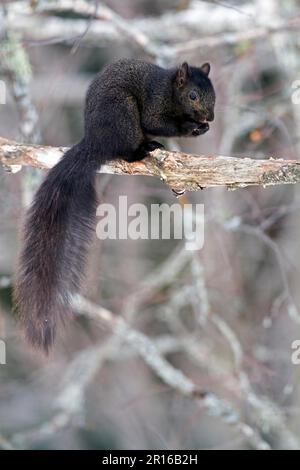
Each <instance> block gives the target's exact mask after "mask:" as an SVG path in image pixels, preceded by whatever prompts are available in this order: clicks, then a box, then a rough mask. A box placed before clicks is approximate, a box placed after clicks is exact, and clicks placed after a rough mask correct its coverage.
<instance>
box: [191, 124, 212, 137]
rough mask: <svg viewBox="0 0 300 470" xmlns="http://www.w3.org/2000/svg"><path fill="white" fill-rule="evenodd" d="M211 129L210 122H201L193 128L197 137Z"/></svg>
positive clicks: (193, 133)
mask: <svg viewBox="0 0 300 470" xmlns="http://www.w3.org/2000/svg"><path fill="white" fill-rule="evenodd" d="M208 130H209V124H208V122H201V124H199V125H198V127H197V128H196V129H194V130H193V132H192V135H193V136H195V137H197V136H198V135H202V134H205V132H207V131H208Z"/></svg>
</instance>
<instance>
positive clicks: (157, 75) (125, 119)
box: [15, 59, 215, 352]
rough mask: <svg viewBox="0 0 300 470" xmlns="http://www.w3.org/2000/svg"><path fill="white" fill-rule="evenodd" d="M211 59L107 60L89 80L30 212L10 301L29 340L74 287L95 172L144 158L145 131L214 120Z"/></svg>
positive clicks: (43, 333) (42, 336) (48, 330)
mask: <svg viewBox="0 0 300 470" xmlns="http://www.w3.org/2000/svg"><path fill="white" fill-rule="evenodd" d="M209 72H210V65H209V64H208V63H205V64H203V65H202V66H201V67H192V66H189V65H188V64H187V63H186V62H184V63H183V64H182V65H181V66H180V67H177V68H172V69H163V68H161V67H158V66H157V65H154V64H150V63H147V62H143V61H141V60H127V59H123V60H119V61H117V62H115V63H113V64H110V65H108V66H107V67H106V68H105V69H104V70H103V71H102V72H100V73H99V74H98V75H97V76H96V77H95V79H94V80H93V82H92V83H91V85H90V87H89V89H88V92H87V95H86V103H85V132H84V137H83V139H82V140H81V141H80V142H79V143H77V144H75V145H74V146H73V147H72V148H71V149H70V150H68V151H67V152H66V154H65V155H64V157H63V158H62V159H61V160H60V161H59V162H58V163H57V165H55V166H54V167H53V168H52V169H51V170H50V171H49V173H48V175H47V177H46V179H45V180H44V182H43V183H42V184H41V186H40V188H39V189H38V191H37V193H36V195H35V198H34V201H33V203H32V205H31V207H30V209H29V211H28V214H27V218H26V222H25V230H24V246H23V250H22V253H21V256H20V263H19V265H20V266H19V270H18V273H17V282H16V287H15V301H16V306H17V309H18V311H19V315H20V318H21V322H22V324H23V327H24V329H25V334H26V337H27V339H28V340H29V342H30V343H31V344H32V345H33V346H35V347H38V348H41V349H44V350H45V351H46V352H47V351H48V350H49V348H50V347H51V346H52V344H53V341H54V337H55V331H56V327H57V323H58V321H59V320H63V319H64V317H65V314H66V312H68V311H70V309H71V307H70V303H71V302H70V301H71V295H72V293H74V292H76V291H77V290H78V289H79V286H80V280H81V278H82V274H83V271H84V264H85V258H86V253H87V248H88V243H89V239H90V236H91V233H92V231H93V230H94V225H95V214H96V201H97V199H96V192H95V176H96V170H97V169H99V168H100V166H101V165H102V164H103V163H105V162H106V161H107V160H113V159H116V158H118V157H121V158H123V159H125V160H128V161H130V162H131V161H135V160H140V159H142V158H144V157H145V156H146V155H147V153H148V152H149V151H152V150H154V149H155V148H160V147H162V145H161V144H160V143H158V142H156V141H154V140H150V139H149V138H148V136H149V135H151V136H166V137H173V136H174V137H175V136H198V135H201V134H204V133H205V132H207V131H208V129H209V124H208V122H209V121H212V120H213V119H214V105H215V92H214V88H213V85H212V83H211V81H210V79H209V78H208V75H209Z"/></svg>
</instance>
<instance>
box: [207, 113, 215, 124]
mask: <svg viewBox="0 0 300 470" xmlns="http://www.w3.org/2000/svg"><path fill="white" fill-rule="evenodd" d="M214 119H215V115H214V112H213V111H209V112H208V113H207V114H206V120H207V121H209V122H211V121H213V120H214Z"/></svg>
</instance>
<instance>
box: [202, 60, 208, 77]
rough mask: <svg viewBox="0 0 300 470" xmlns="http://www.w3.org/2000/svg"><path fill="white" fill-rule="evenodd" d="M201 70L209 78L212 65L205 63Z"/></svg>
mask: <svg viewBox="0 0 300 470" xmlns="http://www.w3.org/2000/svg"><path fill="white" fill-rule="evenodd" d="M200 68H201V70H202V72H203V73H204V74H205V75H206V76H207V77H208V75H209V72H210V64H209V63H208V62H205V64H203V65H201V67H200Z"/></svg>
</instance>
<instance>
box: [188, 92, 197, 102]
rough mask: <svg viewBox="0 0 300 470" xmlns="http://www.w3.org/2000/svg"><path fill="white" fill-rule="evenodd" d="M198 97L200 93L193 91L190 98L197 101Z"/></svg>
mask: <svg viewBox="0 0 300 470" xmlns="http://www.w3.org/2000/svg"><path fill="white" fill-rule="evenodd" d="M197 98H198V94H197V93H196V92H195V91H191V92H190V99H191V100H193V101H196V99H197Z"/></svg>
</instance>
